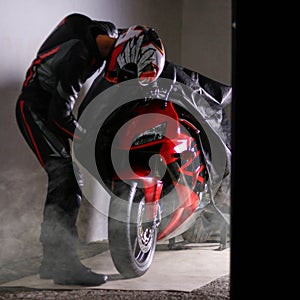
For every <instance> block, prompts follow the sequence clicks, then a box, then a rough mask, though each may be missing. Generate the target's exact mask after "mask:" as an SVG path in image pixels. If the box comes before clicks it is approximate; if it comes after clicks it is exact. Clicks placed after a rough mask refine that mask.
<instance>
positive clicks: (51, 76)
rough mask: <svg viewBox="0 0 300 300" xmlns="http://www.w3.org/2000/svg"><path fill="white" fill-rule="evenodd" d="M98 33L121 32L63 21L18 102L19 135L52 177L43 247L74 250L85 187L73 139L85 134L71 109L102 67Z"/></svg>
mask: <svg viewBox="0 0 300 300" xmlns="http://www.w3.org/2000/svg"><path fill="white" fill-rule="evenodd" d="M98 34H105V35H109V36H110V37H115V38H116V37H117V34H118V31H117V29H116V27H115V25H114V24H112V23H111V22H106V21H95V20H92V19H90V18H89V17H87V16H84V15H81V14H71V15H69V16H67V17H66V18H64V19H63V20H62V21H61V22H60V23H59V24H58V25H57V27H56V28H55V29H54V30H53V31H52V32H51V34H50V35H49V36H48V38H47V39H46V40H45V42H44V43H43V44H42V46H41V47H40V49H39V50H38V53H37V56H36V58H35V59H34V60H33V62H32V64H31V66H30V67H29V69H28V71H27V74H26V78H25V81H24V84H23V86H22V91H21V94H20V96H19V98H18V101H17V105H16V118H17V122H18V125H19V128H20V131H21V133H22V134H23V136H24V138H25V140H26V141H27V143H28V145H29V146H30V148H31V149H32V151H33V152H34V153H35V155H36V156H37V158H38V160H39V162H40V164H41V166H42V167H43V168H44V169H45V170H46V172H47V174H48V178H49V179H48V180H49V181H48V193H47V198H46V203H45V208H44V221H43V224H42V231H41V242H42V243H43V244H57V243H58V242H60V244H62V242H63V243H65V244H68V241H69V245H70V247H71V248H72V247H73V244H74V241H75V240H76V237H75V236H76V234H77V233H76V226H75V223H76V218H77V214H78V210H79V206H80V201H81V190H80V184H81V183H80V174H79V171H78V170H77V171H78V174H77V176H75V174H74V170H73V163H72V159H71V156H70V146H69V139H80V136H75V135H74V131H75V129H76V128H77V130H78V132H79V133H80V134H86V132H85V129H84V128H82V127H81V126H80V124H79V123H78V122H77V120H76V118H75V117H74V115H73V113H72V110H73V107H74V104H75V101H76V99H77V95H78V92H79V91H80V89H81V87H82V85H83V83H84V82H85V81H86V80H87V79H88V78H89V77H91V76H92V75H93V74H94V73H95V72H96V71H97V70H99V69H100V70H101V67H102V66H103V65H104V61H103V60H102V59H101V58H100V55H99V50H98V48H97V44H96V36H97V35H98ZM76 132H77V131H76ZM76 177H77V180H76ZM63 233H66V234H65V235H64V234H63ZM59 236H60V238H59V241H58V237H59Z"/></svg>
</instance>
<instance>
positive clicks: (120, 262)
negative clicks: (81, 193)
mask: <svg viewBox="0 0 300 300" xmlns="http://www.w3.org/2000/svg"><path fill="white" fill-rule="evenodd" d="M145 208H146V207H145V197H144V192H143V189H141V188H138V187H137V182H132V183H131V185H128V184H126V183H124V182H115V184H114V189H113V196H112V197H111V200H110V205H109V216H108V242H109V249H110V253H111V257H112V260H113V263H114V266H115V267H116V269H117V270H118V272H119V273H120V274H121V275H123V276H124V277H125V278H135V277H140V276H142V275H143V274H145V273H146V272H147V271H148V269H149V268H150V266H151V263H152V260H153V256H154V253H155V249H156V242H157V227H156V226H154V225H153V224H154V223H155V221H152V222H145Z"/></svg>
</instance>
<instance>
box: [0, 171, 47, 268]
mask: <svg viewBox="0 0 300 300" xmlns="http://www.w3.org/2000/svg"><path fill="white" fill-rule="evenodd" d="M46 191H47V178H46V174H44V171H43V170H42V169H41V170H36V171H31V170H30V171H29V170H26V169H19V168H11V169H9V170H5V171H1V174H0V195H1V196H0V197H1V198H0V199H1V201H0V245H1V246H0V265H4V264H6V263H8V262H11V261H14V260H20V259H26V258H29V257H33V256H38V255H40V251H41V245H40V242H39V235H40V224H41V221H42V212H43V206H44V202H45V199H46Z"/></svg>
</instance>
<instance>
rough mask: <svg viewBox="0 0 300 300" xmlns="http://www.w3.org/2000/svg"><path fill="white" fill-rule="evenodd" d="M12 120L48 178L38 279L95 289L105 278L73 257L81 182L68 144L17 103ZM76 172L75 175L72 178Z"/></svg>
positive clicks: (22, 101) (75, 244)
mask: <svg viewBox="0 0 300 300" xmlns="http://www.w3.org/2000/svg"><path fill="white" fill-rule="evenodd" d="M16 118H17V122H18V125H19V128H20V131H21V133H22V134H23V136H24V138H25V140H26V141H27V143H28V144H29V146H30V147H31V149H32V150H33V152H34V153H35V155H36V156H37V158H38V160H39V162H40V164H41V165H42V167H43V168H44V169H45V171H46V172H47V174H48V191H47V198H46V202H45V206H44V212H43V223H42V225H41V236H40V241H41V243H42V246H43V259H42V263H41V266H40V270H39V272H40V277H41V278H45V279H50V278H52V279H54V282H55V283H58V284H75V285H76V284H78V285H99V284H102V283H104V282H105V281H106V280H107V276H106V275H102V274H96V273H93V272H92V271H91V270H90V269H89V268H86V267H85V266H84V265H82V264H81V262H80V260H79V258H78V255H77V241H78V235H77V228H76V220H77V216H78V212H79V208H80V202H81V189H80V186H81V185H82V179H81V175H80V172H79V169H78V168H76V167H74V168H73V162H72V158H71V156H70V149H69V142H68V140H64V139H62V138H60V137H57V136H56V135H55V134H54V133H53V132H52V131H51V130H49V128H47V126H46V123H45V122H44V121H43V119H42V118H41V117H40V116H38V114H36V113H35V112H34V111H33V109H32V108H31V107H30V105H27V103H26V102H25V101H24V100H22V99H20V100H19V101H18V103H17V107H16ZM75 172H76V175H75Z"/></svg>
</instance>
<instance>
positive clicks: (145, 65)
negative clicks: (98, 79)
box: [105, 25, 165, 85]
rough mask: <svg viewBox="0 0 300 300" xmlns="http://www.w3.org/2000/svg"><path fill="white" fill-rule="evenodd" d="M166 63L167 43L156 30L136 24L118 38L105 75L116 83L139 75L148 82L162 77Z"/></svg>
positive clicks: (143, 80)
mask: <svg viewBox="0 0 300 300" xmlns="http://www.w3.org/2000/svg"><path fill="white" fill-rule="evenodd" d="M164 64H165V50H164V46H163V44H162V41H161V39H160V38H159V36H158V35H157V33H156V32H155V30H154V29H153V28H149V27H146V26H142V25H134V26H131V27H129V28H128V29H126V30H125V31H124V32H123V33H121V34H120V35H119V37H118V39H117V40H116V43H115V46H114V49H113V52H112V55H111V59H110V61H109V65H108V68H107V72H106V75H105V77H106V79H107V80H109V81H111V82H114V83H119V82H122V81H124V80H129V79H133V78H139V79H140V80H139V82H140V83H141V84H142V85H147V84H149V83H151V82H153V81H154V80H156V79H157V78H158V77H159V76H160V74H161V72H162V70H163V67H164Z"/></svg>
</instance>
